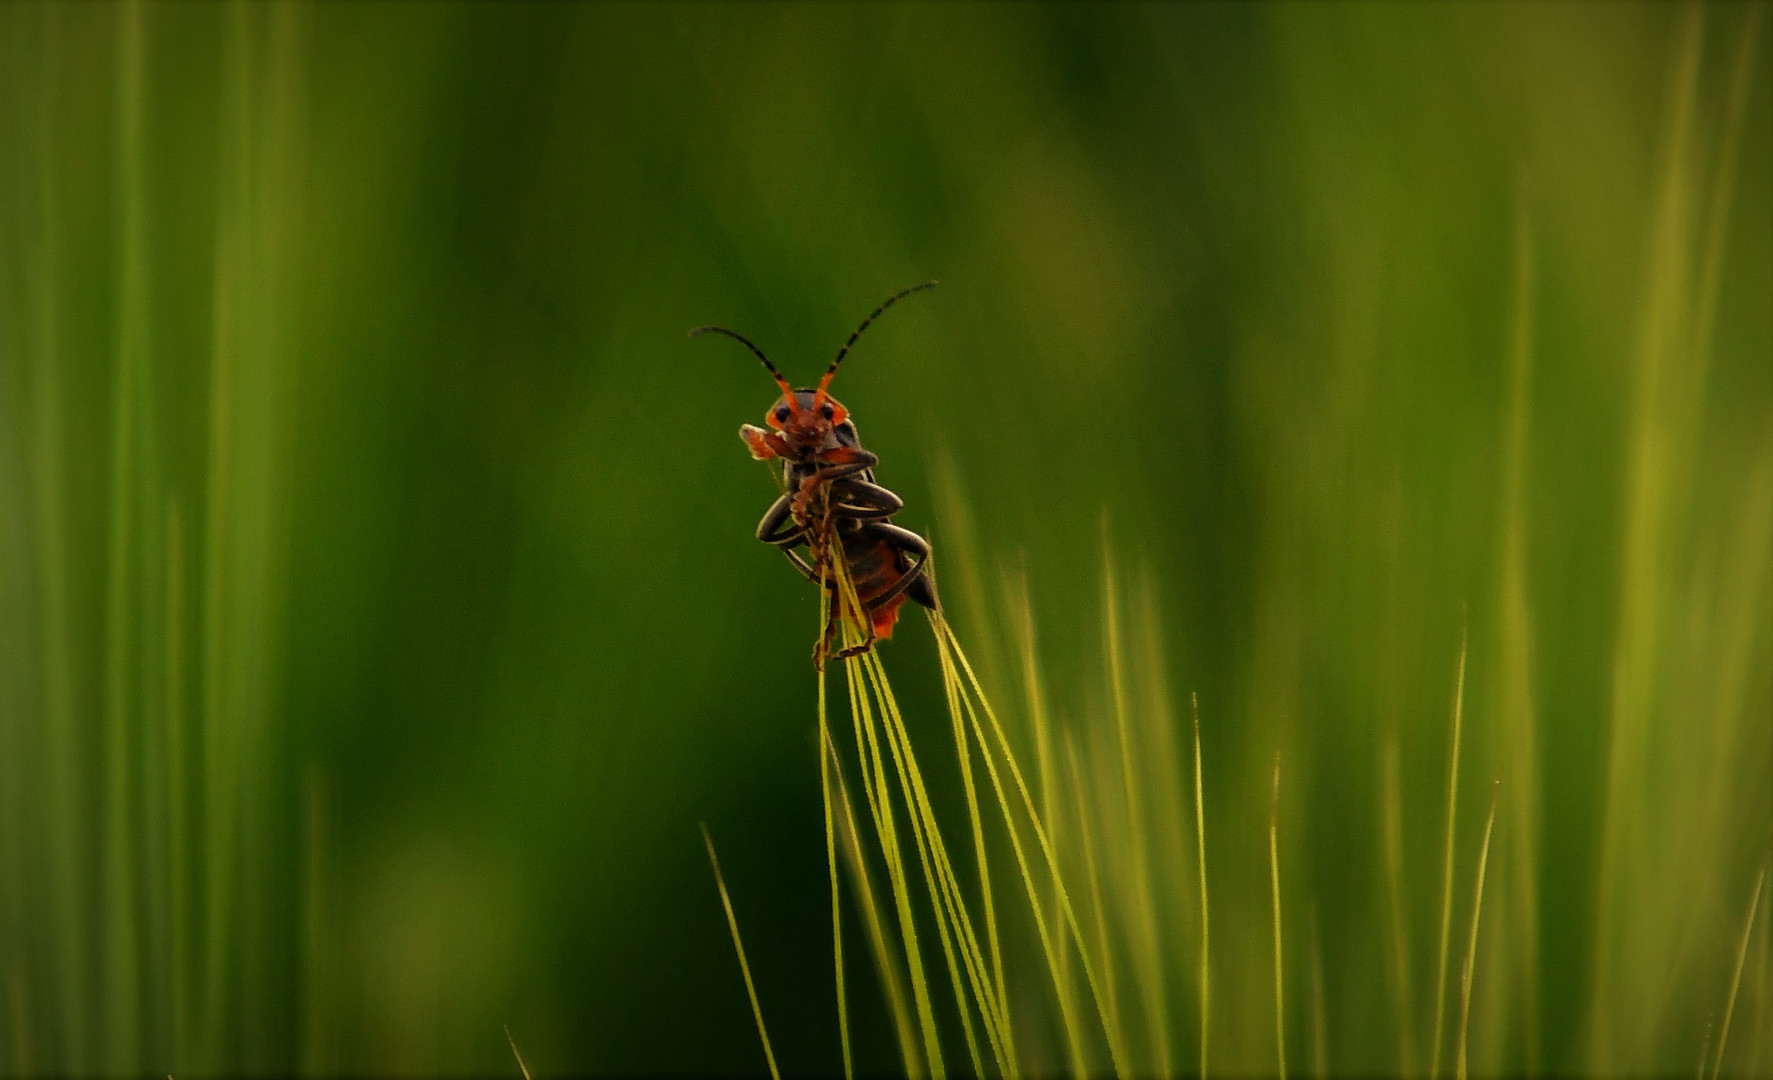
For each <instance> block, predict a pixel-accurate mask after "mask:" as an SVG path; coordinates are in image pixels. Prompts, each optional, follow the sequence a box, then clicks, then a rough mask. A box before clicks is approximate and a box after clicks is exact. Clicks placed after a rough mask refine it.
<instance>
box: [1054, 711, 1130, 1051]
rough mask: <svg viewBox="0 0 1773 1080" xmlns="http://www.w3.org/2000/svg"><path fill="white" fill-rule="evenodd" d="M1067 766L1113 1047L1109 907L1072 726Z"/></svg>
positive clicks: (1116, 1026)
mask: <svg viewBox="0 0 1773 1080" xmlns="http://www.w3.org/2000/svg"><path fill="white" fill-rule="evenodd" d="M1065 765H1066V768H1067V769H1068V770H1069V771H1070V775H1071V798H1072V800H1073V802H1075V803H1076V805H1077V839H1078V846H1079V847H1080V848H1081V849H1082V850H1083V860H1084V884H1085V885H1086V886H1087V888H1088V892H1089V898H1090V914H1091V915H1092V916H1093V917H1094V918H1095V921H1096V955H1097V956H1098V957H1100V960H1099V961H1098V963H1099V964H1100V967H1101V975H1102V990H1103V996H1104V1000H1103V1003H1102V1004H1103V1009H1104V1011H1105V1013H1106V1015H1107V1020H1106V1021H1105V1027H1106V1034H1107V1038H1108V1042H1109V1045H1110V1046H1121V1045H1123V1044H1122V1042H1121V1040H1122V1038H1123V1036H1122V1034H1121V1026H1120V1001H1119V995H1118V994H1117V993H1116V991H1115V980H1114V952H1113V951H1112V950H1111V949H1109V947H1108V908H1107V907H1106V906H1105V905H1104V904H1103V903H1102V886H1101V875H1100V874H1099V873H1098V872H1097V870H1096V841H1095V839H1094V837H1093V836H1092V835H1091V829H1090V810H1089V803H1090V796H1089V786H1090V785H1089V779H1088V778H1087V777H1086V776H1085V775H1084V771H1083V767H1082V766H1081V765H1079V764H1078V762H1077V743H1076V740H1075V739H1073V738H1072V735H1071V732H1070V730H1069V729H1068V730H1067V731H1066V732H1065Z"/></svg>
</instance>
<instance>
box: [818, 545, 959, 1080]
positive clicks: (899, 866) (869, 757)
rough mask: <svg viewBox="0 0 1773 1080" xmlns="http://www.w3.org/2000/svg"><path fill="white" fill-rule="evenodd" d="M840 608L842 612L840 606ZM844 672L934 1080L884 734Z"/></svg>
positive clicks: (850, 633) (858, 675) (850, 628)
mask: <svg viewBox="0 0 1773 1080" xmlns="http://www.w3.org/2000/svg"><path fill="white" fill-rule="evenodd" d="M834 562H835V564H836V565H835V575H834V576H835V577H836V579H837V584H838V587H839V604H840V605H847V606H848V610H847V611H845V612H844V614H843V617H842V618H841V619H840V624H841V628H842V631H843V634H844V638H843V640H844V643H845V645H846V647H847V646H848V645H850V644H853V643H854V641H855V640H856V639H855V636H854V635H855V633H857V632H859V630H858V629H857V627H859V619H857V618H855V617H854V616H853V615H852V614H851V613H853V612H856V611H860V609H861V604H860V603H859V602H854V601H853V589H851V588H850V587H849V586H848V572H847V568H846V567H845V566H844V565H843V560H842V559H837V560H834ZM840 610H843V609H842V608H841V607H840ZM844 673H845V675H846V677H847V682H848V685H849V690H850V713H851V719H852V721H853V723H854V726H855V728H856V744H857V746H858V748H864V747H865V748H866V749H865V750H863V751H861V752H863V753H865V755H866V760H865V761H864V764H863V768H864V769H872V773H873V777H872V780H871V781H869V782H870V783H871V784H872V785H873V796H872V800H871V802H872V807H873V809H874V810H875V812H876V817H875V831H876V835H877V837H878V839H879V841H880V846H881V853H882V855H883V857H884V858H885V860H886V864H887V869H888V876H889V882H890V884H891V887H892V893H893V906H894V909H895V912H896V914H897V916H898V920H899V939H900V942H901V944H902V945H903V947H904V951H905V965H906V972H907V975H908V977H909V981H910V983H911V996H912V1001H913V1002H914V1004H915V1005H916V1007H917V1019H918V1027H919V1030H920V1033H921V1035H922V1037H923V1046H924V1055H925V1059H926V1060H927V1061H928V1063H929V1069H930V1075H931V1076H933V1077H935V1080H942V1078H943V1077H945V1076H946V1075H947V1070H946V1068H945V1066H944V1064H943V1061H942V1048H941V1043H940V1040H939V1037H938V1035H937V1032H936V1019H935V1012H934V1009H933V1007H932V1005H931V1002H930V993H929V983H928V980H927V979H926V977H925V975H924V968H923V955H922V951H921V949H920V948H919V946H918V941H917V925H916V920H915V917H914V915H913V913H912V902H911V892H910V884H909V882H908V881H907V879H906V875H905V864H904V856H903V854H902V852H901V849H900V844H899V840H898V832H897V824H896V822H895V821H894V815H893V808H892V801H891V797H890V795H889V789H888V787H887V777H886V766H885V759H884V755H883V754H882V753H881V750H880V742H879V738H880V737H879V735H878V733H877V731H876V726H875V722H874V715H873V709H872V706H871V705H870V702H869V698H868V690H867V689H866V687H865V686H864V685H863V684H864V681H865V679H866V676H865V675H864V674H862V672H861V669H860V665H858V664H857V663H856V662H855V659H854V658H853V657H852V658H850V659H849V660H846V661H845V662H844Z"/></svg>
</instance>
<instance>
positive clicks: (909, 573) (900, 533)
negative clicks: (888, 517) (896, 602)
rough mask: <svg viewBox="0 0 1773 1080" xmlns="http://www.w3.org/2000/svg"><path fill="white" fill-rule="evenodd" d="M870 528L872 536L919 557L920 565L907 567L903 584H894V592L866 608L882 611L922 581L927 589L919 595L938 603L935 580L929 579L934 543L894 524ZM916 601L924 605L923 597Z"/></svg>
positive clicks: (916, 597) (875, 600)
mask: <svg viewBox="0 0 1773 1080" xmlns="http://www.w3.org/2000/svg"><path fill="white" fill-rule="evenodd" d="M867 528H868V531H869V532H870V533H872V534H873V535H875V536H878V537H880V538H881V539H882V540H885V541H886V542H887V543H889V544H891V545H893V547H894V548H895V549H897V550H899V551H909V552H911V553H912V554H913V555H916V556H918V558H917V559H916V561H915V562H913V563H912V564H911V565H910V566H909V567H907V568H906V570H905V572H904V573H903V574H901V575H899V580H898V581H895V582H893V584H892V587H891V588H889V589H887V590H886V591H885V592H883V593H881V594H880V595H879V596H875V597H872V598H870V599H869V601H868V603H867V605H866V607H867V608H868V610H870V611H873V610H874V609H876V608H879V607H882V606H883V605H885V604H887V603H888V602H890V601H891V600H892V599H893V598H894V597H896V596H898V595H899V594H900V593H902V592H904V591H906V590H907V589H909V588H911V586H913V585H915V584H917V583H918V582H920V581H921V582H925V585H924V587H923V588H921V589H919V590H918V592H920V593H925V594H927V595H928V596H929V597H930V599H931V600H934V599H935V579H934V578H932V577H930V576H929V566H930V542H929V541H928V540H925V539H924V538H923V537H921V536H919V535H917V534H916V533H914V532H912V531H911V530H910V529H901V528H899V527H898V526H897V525H894V524H892V523H890V522H885V521H877V522H874V523H873V524H872V525H869V526H867ZM912 599H914V600H916V601H917V602H918V603H920V604H924V600H923V597H922V596H919V595H917V593H913V594H912ZM924 606H926V607H931V608H933V607H935V606H936V605H935V604H924Z"/></svg>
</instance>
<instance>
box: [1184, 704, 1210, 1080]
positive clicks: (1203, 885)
mask: <svg viewBox="0 0 1773 1080" xmlns="http://www.w3.org/2000/svg"><path fill="white" fill-rule="evenodd" d="M1188 704H1189V708H1190V710H1191V711H1192V712H1193V714H1194V851H1195V856H1196V859H1197V861H1198V863H1199V866H1200V1080H1207V1031H1208V1018H1209V1017H1210V1016H1211V1009H1210V1008H1209V1007H1208V1005H1209V1002H1210V1001H1211V1000H1212V999H1211V996H1210V990H1211V983H1210V981H1209V979H1208V977H1207V974H1208V972H1209V970H1210V966H1209V964H1208V958H1209V957H1210V956H1211V952H1210V951H1209V947H1208V941H1209V940H1210V938H1209V936H1208V932H1209V930H1210V929H1211V923H1210V922H1209V921H1208V919H1207V817H1206V810H1205V806H1206V800H1205V797H1204V796H1203V795H1202V793H1201V790H1202V789H1201V761H1200V697H1199V696H1198V695H1196V694H1193V693H1190V694H1189V695H1188Z"/></svg>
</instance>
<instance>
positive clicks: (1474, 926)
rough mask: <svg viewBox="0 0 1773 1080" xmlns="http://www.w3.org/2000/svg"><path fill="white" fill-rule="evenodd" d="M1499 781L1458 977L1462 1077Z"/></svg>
mask: <svg viewBox="0 0 1773 1080" xmlns="http://www.w3.org/2000/svg"><path fill="white" fill-rule="evenodd" d="M1500 787H1501V784H1500V782H1497V783H1494V784H1492V785H1491V787H1490V816H1489V817H1488V818H1487V819H1485V821H1484V840H1483V843H1482V844H1481V845H1479V847H1478V863H1477V884H1476V885H1474V886H1473V887H1472V890H1471V936H1470V937H1469V938H1468V939H1467V940H1466V943H1465V971H1464V973H1463V974H1461V975H1460V977H1459V1053H1458V1057H1457V1059H1456V1060H1457V1065H1456V1066H1455V1069H1456V1071H1457V1073H1458V1080H1465V1050H1466V1031H1467V1028H1468V1026H1469V1022H1470V1020H1471V980H1472V975H1473V973H1474V972H1475V971H1476V968H1477V942H1478V916H1480V915H1481V914H1483V910H1484V869H1485V868H1486V867H1487V866H1488V865H1489V862H1490V832H1491V830H1492V829H1494V828H1495V826H1496V794H1497V791H1498V789H1499V788H1500Z"/></svg>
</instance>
